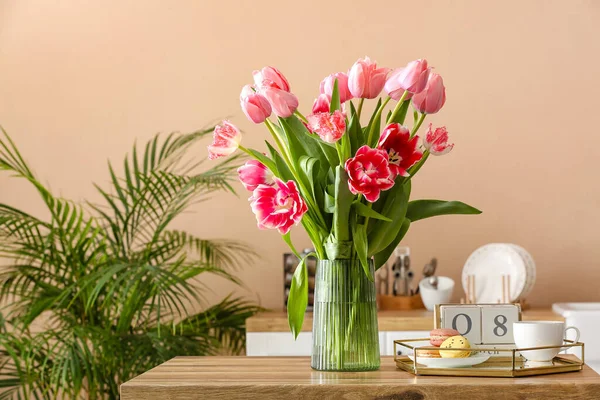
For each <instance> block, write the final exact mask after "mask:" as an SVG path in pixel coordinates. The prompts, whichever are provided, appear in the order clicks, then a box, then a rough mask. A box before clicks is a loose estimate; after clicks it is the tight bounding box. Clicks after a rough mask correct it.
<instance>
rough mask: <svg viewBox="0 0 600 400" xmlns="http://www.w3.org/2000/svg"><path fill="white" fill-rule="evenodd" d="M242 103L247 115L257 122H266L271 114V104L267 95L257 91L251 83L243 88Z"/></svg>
mask: <svg viewBox="0 0 600 400" xmlns="http://www.w3.org/2000/svg"><path fill="white" fill-rule="evenodd" d="M240 104H241V106H242V111H244V114H246V117H248V119H249V120H250V121H252V122H254V123H255V124H260V123H262V122H264V121H265V119H267V118H268V117H269V115H271V105H270V104H269V102H268V101H267V99H266V98H265V96H263V95H262V94H259V93H255V92H254V90H252V86H250V85H246V86H244V88H243V89H242V93H241V94H240Z"/></svg>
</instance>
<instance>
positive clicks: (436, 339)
mask: <svg viewBox="0 0 600 400" xmlns="http://www.w3.org/2000/svg"><path fill="white" fill-rule="evenodd" d="M458 335H460V333H459V332H458V331H457V330H456V329H450V328H440V329H434V330H432V331H431V332H430V333H429V343H431V344H432V345H433V346H437V347H440V346H441V345H442V343H444V340H446V339H448V338H449V337H452V336H458Z"/></svg>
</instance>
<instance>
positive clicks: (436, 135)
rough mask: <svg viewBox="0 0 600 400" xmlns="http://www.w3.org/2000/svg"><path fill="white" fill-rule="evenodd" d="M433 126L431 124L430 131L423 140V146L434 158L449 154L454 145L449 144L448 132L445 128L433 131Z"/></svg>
mask: <svg viewBox="0 0 600 400" xmlns="http://www.w3.org/2000/svg"><path fill="white" fill-rule="evenodd" d="M431 126H432V124H429V129H428V130H427V134H426V135H425V140H423V146H425V148H426V149H427V150H429V152H430V153H431V154H433V155H434V156H441V155H444V154H447V153H449V152H450V150H452V149H453V148H454V143H452V144H448V131H447V130H446V127H445V126H442V127H441V128H435V130H432V129H431Z"/></svg>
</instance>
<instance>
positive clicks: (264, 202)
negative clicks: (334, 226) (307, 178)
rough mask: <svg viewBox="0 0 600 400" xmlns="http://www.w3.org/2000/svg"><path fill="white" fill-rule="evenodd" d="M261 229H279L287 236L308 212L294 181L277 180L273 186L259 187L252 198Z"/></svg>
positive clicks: (252, 204)
mask: <svg viewBox="0 0 600 400" xmlns="http://www.w3.org/2000/svg"><path fill="white" fill-rule="evenodd" d="M250 201H251V202H252V203H251V204H250V206H251V207H252V212H254V214H255V215H256V220H257V221H258V227H259V228H260V229H278V230H279V233H281V234H282V235H285V234H286V233H288V232H289V231H290V229H291V228H292V226H294V225H297V224H298V223H299V222H300V220H301V219H302V216H303V215H304V213H306V211H307V210H308V207H307V206H306V203H305V202H304V200H303V199H302V197H300V193H298V187H297V186H296V183H295V182H294V181H288V182H283V181H281V180H280V179H278V178H275V184H274V185H273V186H267V185H258V186H257V187H256V189H254V191H253V192H252V197H250Z"/></svg>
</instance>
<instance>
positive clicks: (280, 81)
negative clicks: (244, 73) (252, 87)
mask: <svg viewBox="0 0 600 400" xmlns="http://www.w3.org/2000/svg"><path fill="white" fill-rule="evenodd" d="M252 75H253V76H254V83H255V84H256V87H257V88H260V89H262V88H264V87H274V88H277V89H281V90H285V91H286V92H289V91H290V84H289V83H288V81H287V79H285V76H283V74H282V73H281V72H279V70H278V69H277V68H275V67H264V68H263V69H261V70H260V71H254V72H253V73H252Z"/></svg>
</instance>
